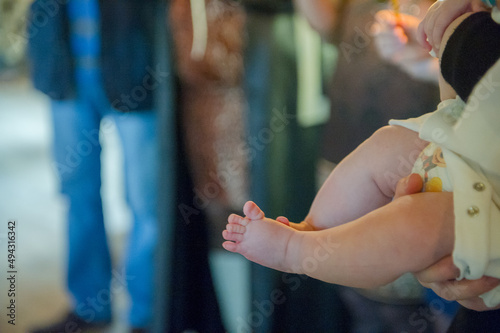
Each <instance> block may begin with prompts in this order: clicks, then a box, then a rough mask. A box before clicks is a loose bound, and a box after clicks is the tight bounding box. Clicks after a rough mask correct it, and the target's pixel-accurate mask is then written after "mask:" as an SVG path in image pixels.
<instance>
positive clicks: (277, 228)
mask: <svg viewBox="0 0 500 333" xmlns="http://www.w3.org/2000/svg"><path fill="white" fill-rule="evenodd" d="M243 212H244V213H245V217H242V216H239V215H236V214H231V215H230V216H229V218H228V224H227V225H226V230H224V231H223V232H222V236H223V237H224V239H225V240H226V241H225V242H224V243H223V244H222V246H223V247H224V248H225V249H226V250H228V251H230V252H236V253H240V254H241V255H243V256H245V258H247V259H248V260H251V261H253V262H256V263H258V264H260V265H263V266H266V267H270V268H273V269H277V270H281V271H287V272H288V271H291V269H290V267H288V265H287V263H286V262H287V260H286V259H287V258H286V253H287V248H288V246H289V245H290V244H289V242H290V239H291V238H292V236H293V235H294V234H295V233H296V231H295V230H294V229H292V228H290V227H288V226H287V225H286V224H285V223H284V221H282V222H278V221H276V220H272V219H268V218H266V217H265V215H264V212H263V211H262V210H261V209H260V208H259V206H257V205H256V204H255V203H254V202H252V201H248V202H247V203H246V204H245V206H244V207H243Z"/></svg>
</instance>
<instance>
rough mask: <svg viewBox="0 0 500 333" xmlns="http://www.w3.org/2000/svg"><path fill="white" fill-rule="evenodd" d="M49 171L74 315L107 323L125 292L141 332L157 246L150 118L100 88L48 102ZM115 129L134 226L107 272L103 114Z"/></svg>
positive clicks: (152, 117) (152, 121) (147, 313)
mask: <svg viewBox="0 0 500 333" xmlns="http://www.w3.org/2000/svg"><path fill="white" fill-rule="evenodd" d="M51 107H52V115H53V131H54V144H53V149H54V155H55V162H54V167H55V168H56V169H57V171H58V174H59V177H60V181H61V191H62V193H63V195H64V196H65V198H66V199H67V204H68V241H69V243H68V271H67V279H68V280H67V283H68V289H69V292H70V294H71V296H72V298H73V299H72V301H73V306H74V309H75V312H76V313H77V314H78V315H79V316H80V317H82V318H83V319H84V320H86V321H88V322H103V321H110V320H111V301H112V298H113V296H114V295H115V294H116V292H118V291H120V290H123V289H125V288H127V289H128V292H129V295H130V300H131V309H130V315H129V324H130V325H131V326H133V327H147V326H149V325H150V323H151V319H152V311H153V274H154V266H155V265H154V252H155V246H156V243H157V216H156V215H157V214H156V211H157V173H158V170H157V169H158V156H157V155H158V153H157V142H156V140H157V136H156V132H157V122H156V113H155V112H153V111H141V112H131V113H120V112H117V111H115V110H113V109H112V108H111V106H110V105H109V102H108V101H107V100H106V98H105V97H104V93H103V92H102V89H101V90H100V91H99V90H98V89H97V88H95V87H93V88H90V90H87V91H86V93H85V97H82V98H78V99H75V100H66V101H52V102H51ZM105 116H106V117H110V118H111V119H112V120H113V121H114V122H115V124H116V127H117V129H118V133H119V136H120V139H121V142H122V146H123V157H124V175H125V182H124V184H125V191H126V200H127V203H128V205H129V207H130V210H131V215H132V218H133V226H132V229H131V231H130V236H129V239H128V248H127V253H126V255H125V262H124V269H113V267H112V264H111V258H110V254H109V248H108V243H107V238H106V232H105V227H104V221H103V213H102V203H101V194H100V188H101V156H100V155H101V145H100V143H99V135H100V133H103V132H104V131H106V128H104V126H103V128H101V132H99V131H100V129H99V126H100V123H101V120H102V119H103V117H105Z"/></svg>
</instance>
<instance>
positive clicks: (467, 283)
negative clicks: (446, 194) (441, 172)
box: [394, 174, 500, 311]
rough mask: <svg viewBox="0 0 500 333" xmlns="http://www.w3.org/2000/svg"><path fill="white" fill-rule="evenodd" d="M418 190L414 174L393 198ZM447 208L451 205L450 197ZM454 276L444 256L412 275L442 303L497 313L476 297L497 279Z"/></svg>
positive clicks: (419, 182)
mask: <svg viewBox="0 0 500 333" xmlns="http://www.w3.org/2000/svg"><path fill="white" fill-rule="evenodd" d="M421 189H422V178H421V177H420V176H419V175H417V174H411V175H409V176H408V177H406V178H402V179H401V180H400V181H399V182H398V185H397V188H396V194H395V197H394V198H395V199H397V198H399V197H401V196H404V195H409V194H415V193H419V192H421ZM424 196H425V194H423V195H421V196H419V197H420V198H423V197H424ZM423 199H425V198H423ZM449 205H453V201H452V200H451V197H450V201H449ZM428 207H429V209H439V210H441V209H443V207H441V206H439V207H436V206H432V202H429V203H428ZM427 213H428V212H427ZM427 216H428V215H427ZM458 275H459V271H458V268H457V267H455V265H454V264H453V258H452V257H451V256H447V257H445V258H443V259H441V260H440V261H438V262H437V263H435V264H434V265H432V266H430V267H428V268H427V269H425V270H423V271H421V272H418V273H416V274H415V276H416V277H417V279H418V280H419V281H420V283H421V284H422V285H423V286H424V287H426V288H430V289H432V290H433V291H434V292H435V293H436V294H437V295H438V296H440V297H442V298H444V299H447V300H450V301H451V300H453V301H457V302H458V303H460V304H461V305H462V306H464V307H466V308H468V309H471V310H475V311H486V310H493V309H500V305H499V306H497V307H495V308H488V307H486V305H484V302H483V300H482V299H481V298H480V297H479V295H481V294H484V293H485V292H487V291H490V290H491V289H493V288H495V287H496V286H498V285H499V284H500V280H499V279H495V278H492V277H487V276H484V277H482V278H481V279H478V280H465V279H464V280H460V281H457V280H456V277H457V276H458Z"/></svg>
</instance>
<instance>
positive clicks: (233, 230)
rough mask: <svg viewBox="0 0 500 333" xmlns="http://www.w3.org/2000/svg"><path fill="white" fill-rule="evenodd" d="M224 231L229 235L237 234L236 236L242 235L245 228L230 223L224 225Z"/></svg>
mask: <svg viewBox="0 0 500 333" xmlns="http://www.w3.org/2000/svg"><path fill="white" fill-rule="evenodd" d="M226 230H227V231H229V232H231V233H237V234H243V233H245V231H246V228H245V227H244V226H242V225H241V224H237V223H230V224H228V225H226Z"/></svg>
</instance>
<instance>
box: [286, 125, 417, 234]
mask: <svg viewBox="0 0 500 333" xmlns="http://www.w3.org/2000/svg"><path fill="white" fill-rule="evenodd" d="M426 145H427V142H425V141H422V140H420V139H419V138H418V134H417V133H416V132H413V131H411V130H409V129H406V128H403V127H399V126H385V127H383V128H381V129H379V130H378V131H377V132H375V133H374V134H373V135H372V136H371V137H370V138H369V139H368V140H366V141H365V142H364V143H362V144H361V145H360V146H359V147H358V148H356V149H355V150H354V151H353V152H352V153H351V154H349V155H348V156H347V157H346V158H345V159H344V160H343V161H342V162H340V163H339V165H338V166H337V167H336V168H335V169H334V170H333V172H332V173H331V174H330V176H329V177H328V179H327V180H326V181H325V183H324V184H323V186H322V187H321V189H320V190H319V192H318V194H317V195H316V197H315V199H314V202H313V204H312V206H311V209H310V211H309V214H308V216H307V217H306V219H305V221H304V222H303V223H301V224H299V225H297V224H290V226H292V227H294V228H295V229H298V230H322V229H327V228H331V227H334V226H337V225H340V224H343V223H346V222H349V221H353V220H355V219H357V218H359V217H361V216H363V215H365V214H367V213H368V212H370V211H372V210H374V209H376V208H379V207H381V206H383V205H385V204H387V203H389V202H390V201H391V200H392V197H393V195H394V191H395V188H396V183H397V182H398V180H399V179H401V178H403V177H405V176H407V175H408V174H410V172H411V168H412V166H413V163H414V162H415V159H416V158H417V157H418V154H419V153H420V151H421V150H422V149H423V148H424V147H425V146H426Z"/></svg>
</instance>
